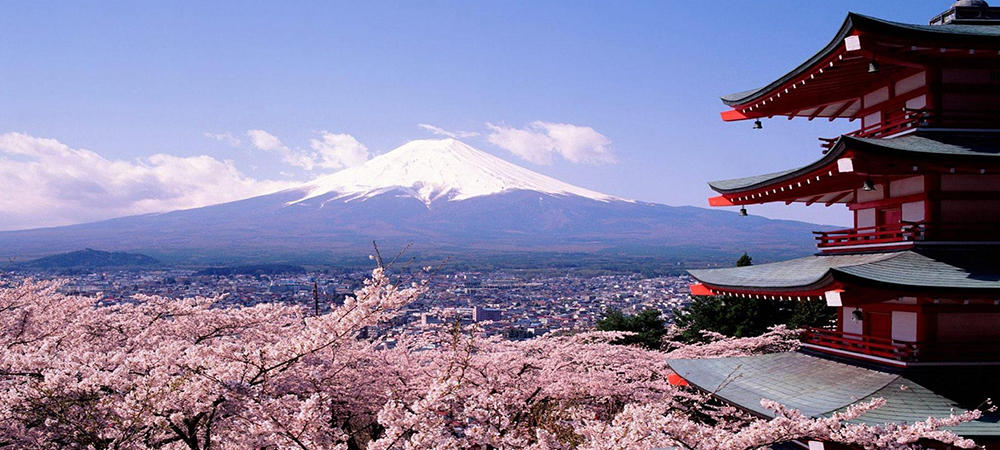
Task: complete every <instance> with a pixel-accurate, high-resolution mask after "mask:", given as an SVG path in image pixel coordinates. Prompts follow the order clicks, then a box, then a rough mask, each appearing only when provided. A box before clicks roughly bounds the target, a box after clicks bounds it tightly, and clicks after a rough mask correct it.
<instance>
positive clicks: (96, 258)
mask: <svg viewBox="0 0 1000 450" xmlns="http://www.w3.org/2000/svg"><path fill="white" fill-rule="evenodd" d="M157 264H160V261H159V260H158V259H156V258H151V257H149V256H146V255H143V254H139V253H125V252H102V251H100V250H94V249H92V248H88V249H86V250H79V251H75V252H69V253H60V254H58V255H52V256H46V257H44V258H39V259H35V260H32V261H26V262H23V263H21V264H19V266H20V267H28V268H32V269H75V268H97V267H147V266H155V265H157Z"/></svg>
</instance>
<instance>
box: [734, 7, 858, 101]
mask: <svg viewBox="0 0 1000 450" xmlns="http://www.w3.org/2000/svg"><path fill="white" fill-rule="evenodd" d="M855 17H864V16H861V15H859V14H855V13H848V14H847V19H845V20H844V24H843V25H841V27H840V30H839V31H837V34H836V36H835V37H834V38H833V40H832V41H830V43H829V44H827V45H826V46H825V47H823V49H822V50H820V51H819V53H816V54H815V55H813V57H812V58H809V59H808V60H806V62H804V63H802V64H801V65H799V66H798V67H796V68H795V69H794V70H792V71H791V72H788V73H787V74H785V76H783V77H781V78H778V79H777V80H774V81H773V82H771V84H768V85H767V86H764V87H762V88H757V89H749V90H746V91H742V92H736V93H733V94H729V95H723V96H722V97H720V99H721V100H722V103H725V104H726V105H727V106H732V107H733V108H734V109H737V107H740V106H745V105H747V104H749V103H751V102H753V101H755V100H758V99H761V98H763V97H765V96H767V95H768V94H770V93H772V92H775V91H776V90H777V89H778V88H779V87H781V86H783V85H785V84H787V83H788V82H789V81H791V80H793V79H796V78H798V77H800V76H802V74H805V73H808V72H810V69H812V68H813V67H814V66H816V64H818V63H819V62H820V61H822V60H824V59H826V58H828V57H829V56H830V55H832V54H834V53H836V52H837V51H838V50H839V49H840V48H841V46H842V44H843V42H844V39H845V38H846V37H847V36H850V33H851V30H852V29H853V28H854V21H855ZM734 112H736V111H734Z"/></svg>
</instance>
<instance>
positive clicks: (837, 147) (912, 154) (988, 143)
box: [708, 130, 1000, 194]
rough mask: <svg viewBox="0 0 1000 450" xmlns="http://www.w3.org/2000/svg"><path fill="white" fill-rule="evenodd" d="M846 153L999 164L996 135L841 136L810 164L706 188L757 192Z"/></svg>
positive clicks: (999, 141)
mask: <svg viewBox="0 0 1000 450" xmlns="http://www.w3.org/2000/svg"><path fill="white" fill-rule="evenodd" d="M848 150H852V151H856V152H867V153H869V154H871V155H875V156H887V157H900V158H911V159H913V160H917V159H932V160H933V159H937V160H947V161H950V162H955V161H969V162H974V161H981V160H987V161H991V162H993V163H996V162H1000V133H990V132H982V133H970V132H952V131H925V130H917V131H916V132H913V133H911V134H907V135H904V136H901V137H896V138H891V139H874V138H860V137H853V136H846V135H845V136H841V137H840V138H838V139H837V141H836V143H834V144H833V146H832V147H831V149H830V151H829V152H827V153H826V154H825V155H823V157H822V158H819V159H818V160H816V161H814V162H813V163H811V164H808V165H806V166H802V167H799V168H796V169H791V170H784V171H781V172H774V173H768V174H764V175H756V176H752V177H745V178H736V179H731V180H721V181H711V182H709V183H708V185H709V186H710V187H711V188H712V189H713V190H715V191H716V192H719V193H721V194H730V193H736V192H742V191H750V190H754V189H760V188H763V187H765V186H770V185H774V184H777V183H781V182H785V181H789V180H793V179H795V178H797V177H801V176H805V175H807V174H809V173H811V172H815V171H817V170H820V169H822V168H824V167H827V166H832V165H836V163H837V160H838V159H839V158H841V157H843V156H844V153H845V152H847V151H848Z"/></svg>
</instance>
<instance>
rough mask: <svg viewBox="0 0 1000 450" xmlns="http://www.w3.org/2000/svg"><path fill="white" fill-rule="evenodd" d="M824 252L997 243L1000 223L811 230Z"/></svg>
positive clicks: (915, 223)
mask: <svg viewBox="0 0 1000 450" xmlns="http://www.w3.org/2000/svg"><path fill="white" fill-rule="evenodd" d="M813 234H814V235H815V237H814V238H815V239H816V241H817V243H816V247H817V248H818V249H819V250H820V251H822V252H824V253H838V252H847V251H864V250H888V249H897V248H903V247H908V246H912V245H913V244H915V243H917V242H921V241H924V242H929V241H935V242H966V243H969V242H1000V224H994V223H981V224H979V223H937V222H913V223H901V224H896V225H880V226H874V227H860V228H848V229H843V230H834V231H814V232H813Z"/></svg>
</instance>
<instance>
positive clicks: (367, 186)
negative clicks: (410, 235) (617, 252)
mask: <svg viewBox="0 0 1000 450" xmlns="http://www.w3.org/2000/svg"><path fill="white" fill-rule="evenodd" d="M296 189H297V190H302V191H304V192H305V196H304V197H302V198H301V199H299V200H297V201H295V202H293V203H298V202H302V201H305V200H309V199H312V198H316V197H321V196H322V197H328V198H330V199H340V200H342V201H351V200H359V199H365V198H369V197H373V196H376V195H379V194H382V193H386V192H390V191H397V190H398V191H403V192H405V193H406V194H407V195H409V196H412V197H415V198H417V199H419V200H421V201H423V202H424V203H426V204H428V205H430V204H431V203H432V202H434V201H436V200H465V199H469V198H473V197H479V196H484V195H492V194H497V193H501V192H504V191H509V190H529V191H536V192H540V193H545V194H552V195H576V196H580V197H585V198H589V199H593V200H598V201H602V202H607V201H615V200H618V201H628V200H625V199H621V198H618V197H614V196H610V195H605V194H601V193H599V192H594V191H591V190H588V189H584V188H581V187H577V186H573V185H571V184H568V183H563V182H562V181H559V180H556V179H554V178H551V177H548V176H545V175H542V174H540V173H537V172H532V171H530V170H528V169H525V168H523V167H520V166H517V165H515V164H511V163H509V162H507V161H504V160H502V159H500V158H497V157H496V156H493V155H491V154H489V153H486V152H483V151H480V150H477V149H475V148H473V147H471V146H469V145H467V144H465V143H463V142H460V141H458V140H455V139H423V140H416V141H410V142H408V143H406V144H404V145H402V146H400V147H398V148H396V149H395V150H392V151H390V152H388V153H385V154H382V155H379V156H377V157H375V158H372V159H371V160H369V161H367V162H365V163H364V164H362V165H360V166H355V167H351V168H348V169H344V170H342V171H340V172H337V173H335V174H332V175H328V176H325V177H322V178H319V179H316V180H314V181H312V182H310V183H307V184H305V185H303V186H301V187H300V188H296Z"/></svg>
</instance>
